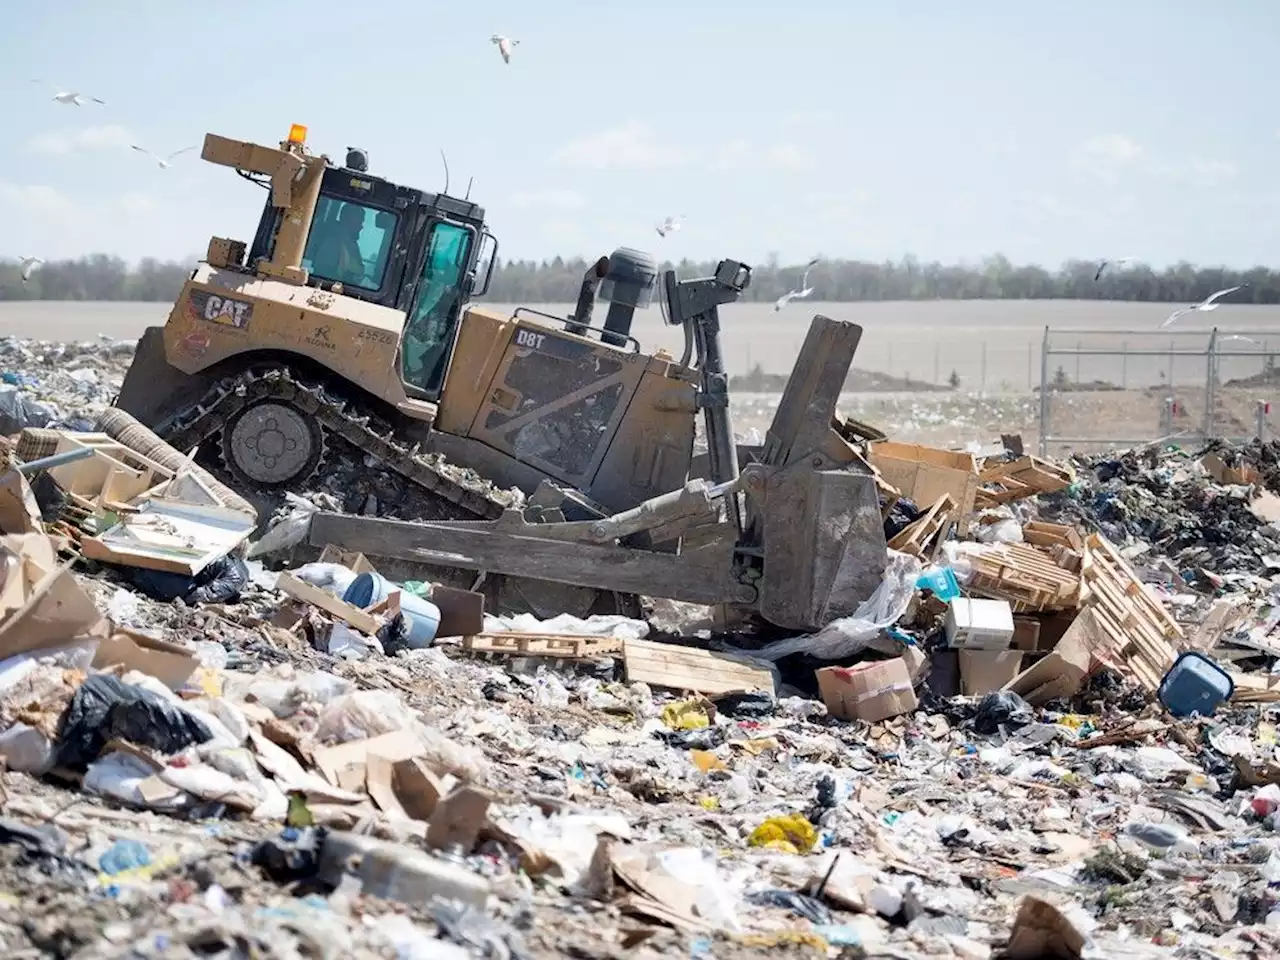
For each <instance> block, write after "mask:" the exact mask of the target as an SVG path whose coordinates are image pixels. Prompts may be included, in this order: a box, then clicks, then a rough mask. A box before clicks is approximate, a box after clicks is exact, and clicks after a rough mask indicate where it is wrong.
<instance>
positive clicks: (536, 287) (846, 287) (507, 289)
mask: <svg viewBox="0 0 1280 960" xmlns="http://www.w3.org/2000/svg"><path fill="white" fill-rule="evenodd" d="M194 264H195V260H194V258H192V259H189V260H185V261H161V260H156V259H154V258H147V259H144V260H142V261H141V262H139V263H138V264H136V265H131V264H129V263H127V262H126V261H124V260H123V259H121V258H120V257H115V256H109V255H107V254H100V253H99V254H93V255H91V256H87V257H80V258H78V259H74V260H57V261H50V262H49V263H46V264H43V265H42V266H40V267H38V268H37V269H36V270H35V272H34V273H33V274H32V276H31V278H30V280H29V281H28V282H27V283H25V284H24V283H23V282H22V279H21V275H20V271H19V267H18V265H17V264H16V263H14V262H12V261H0V300H151V301H171V300H173V299H174V297H176V296H177V294H178V291H179V290H181V289H182V284H183V282H184V281H185V280H186V278H187V276H188V275H189V274H190V272H191V269H192V267H193V266H194ZM663 268H664V269H672V268H674V269H676V270H678V271H679V273H680V276H682V277H694V276H709V275H711V274H712V273H713V272H714V269H715V263H714V262H712V261H706V262H694V261H690V260H682V261H680V262H679V263H678V264H671V263H665V264H663ZM586 269H587V262H586V261H585V260H583V259H581V258H576V257H575V258H571V259H564V258H562V257H555V258H554V259H551V260H541V261H537V260H508V261H500V262H499V263H498V264H497V266H496V267H495V269H494V274H493V281H492V284H491V285H490V288H489V292H488V293H487V295H486V296H485V297H484V299H485V300H488V301H490V302H493V303H572V302H573V301H574V300H576V299H577V295H578V289H579V287H580V286H581V284H582V275H583V273H584V272H585V270H586ZM1097 269H1098V264H1097V262H1096V261H1087V260H1069V261H1067V262H1066V263H1064V264H1062V266H1060V267H1058V268H1057V269H1055V270H1049V269H1047V268H1045V267H1040V266H1035V265H1028V264H1023V265H1017V264H1014V263H1011V262H1010V261H1009V260H1008V258H1006V257H1004V256H1001V255H997V256H992V257H987V258H986V259H984V260H983V261H982V262H981V263H978V264H952V265H947V264H942V263H937V262H924V261H921V260H918V259H917V258H915V257H912V256H907V257H904V258H902V259H901V260H898V261H888V260H886V261H884V262H883V263H872V262H869V261H862V260H834V259H833V260H824V261H822V262H821V263H819V264H818V265H817V266H816V267H814V268H813V269H812V270H811V271H810V273H809V280H808V282H809V285H810V286H812V287H813V290H814V292H813V294H812V299H813V300H826V301H834V302H850V301H858V300H979V299H982V300H1059V299H1068V300H1141V301H1159V302H1175V303H1193V302H1196V301H1198V300H1201V299H1203V298H1204V297H1207V296H1208V295H1209V294H1211V293H1213V292H1214V291H1216V290H1221V289H1223V288H1225V287H1230V286H1235V285H1236V284H1240V283H1248V284H1249V286H1248V287H1247V288H1246V289H1244V290H1241V291H1239V292H1238V293H1236V294H1234V295H1233V296H1232V297H1231V302H1233V303H1280V270H1272V269H1270V268H1268V267H1253V268H1251V269H1248V270H1232V269H1228V268H1226V267H1200V266H1196V265H1194V264H1190V263H1178V264H1175V265H1173V266H1170V267H1164V268H1162V269H1158V270H1157V269H1153V268H1151V267H1146V266H1135V267H1129V268H1125V269H1122V270H1116V271H1105V272H1104V273H1103V275H1102V277H1101V279H1099V280H1097V281H1095V279H1094V276H1095V274H1096V273H1097ZM803 275H804V267H803V266H802V265H800V266H796V265H783V264H781V263H780V262H779V259H778V257H777V256H776V255H775V256H771V257H769V258H768V260H767V261H766V262H765V263H763V264H758V265H756V266H755V267H754V269H753V274H752V279H751V286H750V287H749V288H748V289H747V290H746V292H745V293H744V294H743V299H744V300H747V301H764V302H770V301H773V300H776V299H777V298H778V297H780V296H782V295H783V294H784V293H786V292H787V291H789V290H795V289H798V288H799V286H800V282H801V279H802V277H803Z"/></svg>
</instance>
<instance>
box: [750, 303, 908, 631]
mask: <svg viewBox="0 0 1280 960" xmlns="http://www.w3.org/2000/svg"><path fill="white" fill-rule="evenodd" d="M861 339H862V327H860V326H858V325H857V324H856V323H848V322H845V321H841V320H832V319H831V318H829V317H824V316H820V315H819V316H815V317H814V318H813V321H812V323H811V324H810V325H809V333H808V334H807V335H806V337H805V341H804V345H803V346H802V347H801V349H800V354H799V356H798V357H797V358H796V363H795V366H794V367H793V368H792V370H791V376H790V377H789V378H788V380H787V386H786V389H785V390H784V391H783V394H782V399H781V400H780V401H779V403H778V409H777V411H776V412H775V413H774V417H773V423H772V424H771V425H770V427H769V432H768V434H766V439H765V446H764V450H763V452H762V455H761V463H760V467H753V468H751V471H752V472H753V473H754V472H756V471H757V470H758V471H759V473H758V476H757V477H756V484H757V486H756V489H757V490H763V492H764V497H763V500H762V501H761V502H760V506H759V507H758V508H757V509H756V510H755V511H754V516H756V517H757V521H756V524H757V529H758V530H759V531H760V537H761V544H760V545H761V547H762V551H763V557H764V570H765V576H764V580H763V582H762V583H761V584H760V599H759V610H760V613H761V615H762V616H764V618H765V619H766V620H768V621H769V622H771V623H775V624H777V625H778V626H782V627H792V628H794V629H798V630H808V629H813V628H816V627H820V626H823V625H825V624H827V623H829V622H830V621H831V620H833V619H836V618H838V617H843V616H847V615H848V614H850V613H852V612H853V611H854V609H856V608H857V606H858V604H859V603H861V602H862V601H863V600H865V599H866V598H867V597H868V596H870V594H871V592H872V591H873V590H875V588H876V586H877V585H878V584H879V583H880V579H881V577H882V576H883V574H884V569H885V565H886V563H887V562H888V553H887V547H886V544H885V538H884V527H883V524H882V521H881V518H880V502H879V494H878V492H877V489H876V483H875V478H874V476H872V474H871V473H870V472H869V470H868V469H867V468H866V466H865V463H864V461H863V460H862V459H861V457H859V456H858V455H857V453H856V451H855V450H854V449H853V447H852V446H850V445H849V443H848V441H846V440H845V439H844V437H843V436H841V434H840V432H839V431H838V430H837V429H836V402H837V401H838V400H839V397H840V391H841V390H842V389H843V388H844V384H845V381H846V380H847V379H848V376H849V368H850V367H851V366H852V365H853V355H854V353H855V352H856V351H857V349H858V343H859V342H860V341H861ZM761 468H763V469H761ZM746 488H747V490H748V491H749V492H750V491H751V489H752V486H751V480H748V481H747V484H746Z"/></svg>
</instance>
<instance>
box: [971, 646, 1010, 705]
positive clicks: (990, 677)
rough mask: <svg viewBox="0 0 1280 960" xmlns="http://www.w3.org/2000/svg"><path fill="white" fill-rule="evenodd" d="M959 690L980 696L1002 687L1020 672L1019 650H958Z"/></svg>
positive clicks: (972, 695) (973, 695)
mask: <svg viewBox="0 0 1280 960" xmlns="http://www.w3.org/2000/svg"><path fill="white" fill-rule="evenodd" d="M958 652H959V654H960V692H961V693H963V694H964V695H965V696H966V697H980V696H982V695H983V694H987V693H994V692H995V691H997V690H1001V689H1003V688H1004V686H1005V684H1007V683H1009V682H1010V681H1012V680H1013V678H1014V677H1016V676H1017V675H1018V674H1019V673H1020V672H1022V651H1021V650H960V651H958Z"/></svg>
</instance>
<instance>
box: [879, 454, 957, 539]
mask: <svg viewBox="0 0 1280 960" xmlns="http://www.w3.org/2000/svg"><path fill="white" fill-rule="evenodd" d="M867 456H868V459H870V461H871V464H872V466H874V467H875V468H876V469H877V470H879V471H880V476H881V477H883V478H884V480H885V482H886V483H889V484H891V485H892V486H894V487H897V488H898V492H899V493H901V494H902V495H903V496H904V497H908V498H909V499H910V500H911V501H912V502H913V503H914V504H915V505H916V506H917V507H919V508H920V509H921V510H925V509H927V508H928V507H929V506H930V505H931V504H933V503H934V502H935V501H936V500H937V499H938V498H939V497H940V496H942V495H943V494H944V493H945V494H947V495H948V496H949V497H951V499H952V501H953V502H954V503H955V505H956V514H957V517H956V524H957V526H958V527H959V529H960V533H961V534H962V535H963V534H965V533H966V532H968V529H969V516H970V514H972V513H973V501H974V498H975V497H977V495H978V461H977V460H976V459H975V458H974V456H973V454H971V453H964V452H962V451H956V450H939V449H937V448H936V447H922V446H920V445H919V444H915V443H897V442H895V441H893V440H881V441H878V442H876V443H872V444H870V445H869V446H868V448H867Z"/></svg>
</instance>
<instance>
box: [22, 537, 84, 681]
mask: <svg viewBox="0 0 1280 960" xmlns="http://www.w3.org/2000/svg"><path fill="white" fill-rule="evenodd" d="M40 539H42V540H47V538H45V537H40ZM26 563H27V568H28V579H30V574H31V572H33V571H39V567H37V566H36V565H35V564H34V563H32V562H31V561H30V560H27V561H26ZM6 592H7V591H6ZM101 619H102V615H101V614H99V613H98V608H97V607H96V606H94V603H93V601H92V600H91V599H90V598H89V595H88V594H87V593H85V592H84V590H82V589H81V587H80V584H78V583H77V582H76V578H75V577H74V576H72V574H71V564H70V563H68V564H65V565H64V566H61V567H58V568H57V569H56V570H54V571H53V572H52V573H46V574H44V575H43V576H42V577H41V578H40V580H39V581H38V582H37V583H36V584H35V585H34V586H33V587H32V588H31V589H30V591H29V592H28V593H27V598H26V602H25V603H23V605H22V606H21V607H20V608H19V609H18V610H16V611H14V612H13V613H12V614H10V615H9V616H8V617H6V618H5V619H4V621H3V622H2V623H0V659H3V658H5V657H12V656H14V655H16V654H19V653H30V652H31V651H33V650H43V649H45V648H46V647H56V646H60V645H62V644H65V643H67V642H68V641H70V640H74V639H75V638H76V637H82V636H84V635H85V634H87V633H89V632H90V631H91V630H93V628H94V627H95V626H96V625H97V624H98V622H99V621H101Z"/></svg>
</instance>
